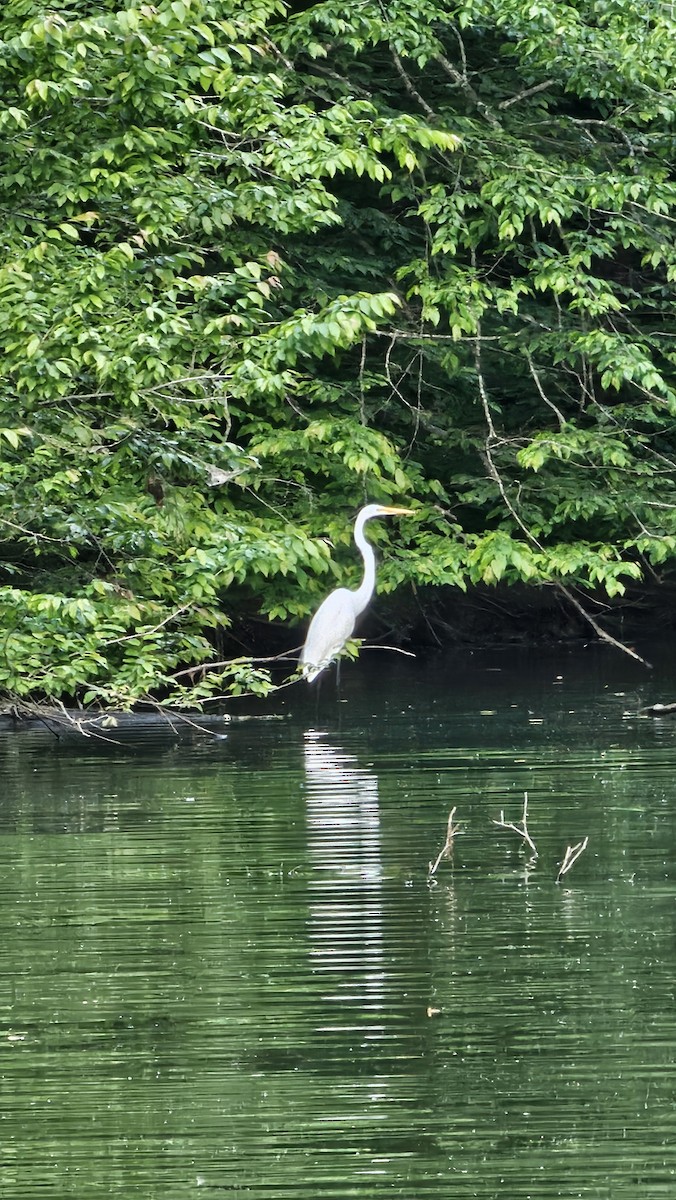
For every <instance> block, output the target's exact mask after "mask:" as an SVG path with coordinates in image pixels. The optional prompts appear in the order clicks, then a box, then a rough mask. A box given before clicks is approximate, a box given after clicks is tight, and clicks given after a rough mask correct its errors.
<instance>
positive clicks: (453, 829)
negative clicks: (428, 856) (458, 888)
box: [428, 805, 462, 878]
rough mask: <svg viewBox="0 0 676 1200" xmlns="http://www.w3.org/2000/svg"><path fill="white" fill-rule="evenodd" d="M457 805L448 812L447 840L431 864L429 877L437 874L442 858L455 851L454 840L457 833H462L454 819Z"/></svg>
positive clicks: (448, 856)
mask: <svg viewBox="0 0 676 1200" xmlns="http://www.w3.org/2000/svg"><path fill="white" fill-rule="evenodd" d="M456 807H457V806H456V805H454V806H453V808H452V809H451V811H450V813H449V814H448V828H447V830H446V841H445V842H444V844H443V846H442V847H441V850H440V851H439V853H438V855H437V857H436V861H435V862H434V863H430V864H429V875H428V878H430V877H431V876H432V875H434V874H436V870H437V867H438V866H439V863H440V862H441V861H442V859H444V858H450V856H451V854H452V853H453V840H454V838H455V836H456V834H458V833H462V830H461V828H460V826H459V825H454V824H453V820H454V817H455V813H456Z"/></svg>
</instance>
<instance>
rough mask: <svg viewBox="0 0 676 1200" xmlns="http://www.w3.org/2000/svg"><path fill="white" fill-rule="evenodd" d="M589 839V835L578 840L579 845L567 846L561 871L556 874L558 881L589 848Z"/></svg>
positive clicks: (558, 881)
mask: <svg viewBox="0 0 676 1200" xmlns="http://www.w3.org/2000/svg"><path fill="white" fill-rule="evenodd" d="M588 841H589V837H586V838H584V839H583V840H582V841H581V842H578V843H577V846H566V853H565V854H564V856H563V862H562V863H561V866H560V867H559V873H558V875H557V876H556V882H557V883H560V881H561V880H562V879H563V877H564V875H567V873H568V871H570V868H571V867H572V865H573V863H575V862H577V860H578V858H579V857H580V855H581V854H582V853H583V852H584V851H585V850H586V849H587V842H588Z"/></svg>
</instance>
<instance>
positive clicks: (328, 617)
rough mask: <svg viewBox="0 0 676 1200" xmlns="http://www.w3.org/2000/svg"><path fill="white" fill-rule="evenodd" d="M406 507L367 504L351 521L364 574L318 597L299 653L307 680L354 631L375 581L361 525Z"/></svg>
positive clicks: (370, 552) (372, 557)
mask: <svg viewBox="0 0 676 1200" xmlns="http://www.w3.org/2000/svg"><path fill="white" fill-rule="evenodd" d="M409 511H410V510H409V509H407V508H392V507H390V506H389V505H384V504H367V505H366V507H365V508H362V510H361V512H360V513H359V515H358V516H357V520H356V521H355V523H354V540H355V542H356V544H357V546H358V548H359V550H360V551H361V556H362V558H363V560H364V577H363V579H362V582H361V584H360V585H359V587H358V588H355V589H354V591H352V590H351V589H350V588H337V589H336V591H335V592H331V594H330V595H329V596H327V597H326V600H324V601H322V603H321V604H320V606H319V608H318V609H317V611H316V613H315V615H314V617H313V618H312V620H311V622H310V628H309V629H308V632H307V637H306V639H305V645H304V646H303V650H302V653H301V656H300V661H301V667H302V670H303V675H304V676H305V678H306V679H307V681H308V683H311V682H312V680H313V679H316V678H317V676H318V675H319V674H320V672H321V671H323V670H324V668H325V667H328V665H329V663H331V662H333V660H334V658H336V657H337V656H338V654H340V651H341V650H342V648H343V646H344V645H345V643H346V641H347V640H348V638H350V637H351V636H352V634H353V632H354V627H355V624H356V621H357V617H358V616H359V614H360V613H362V612H363V611H364V609H365V608H366V605H367V604H368V602H369V600H370V599H371V596H372V595H373V592H374V589H375V583H376V559H375V554H374V553H373V547H372V546H371V545H370V543H369V542H367V540H366V538H365V536H364V525H365V523H366V521H370V520H372V518H373V517H386V516H390V515H394V514H396V513H402V514H404V513H408V512H409Z"/></svg>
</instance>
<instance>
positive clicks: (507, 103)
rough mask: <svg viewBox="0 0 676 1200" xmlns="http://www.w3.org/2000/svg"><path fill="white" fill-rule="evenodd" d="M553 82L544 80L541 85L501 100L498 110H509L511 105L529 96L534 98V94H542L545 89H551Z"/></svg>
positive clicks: (538, 84)
mask: <svg viewBox="0 0 676 1200" xmlns="http://www.w3.org/2000/svg"><path fill="white" fill-rule="evenodd" d="M555 82H556V80H554V79H544V80H543V81H542V83H536V84H535V85H534V86H533V87H529V88H524V89H523V91H522V92H517V94H516V96H510V98H509V100H501V101H500V103H499V104H498V108H511V106H512V104H518V103H519V101H520V100H526V99H527V98H528V97H529V96H534V95H535V94H536V92H544V91H546V90H547V88H550V87H553V85H554V83H555Z"/></svg>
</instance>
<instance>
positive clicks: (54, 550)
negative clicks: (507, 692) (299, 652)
mask: <svg viewBox="0 0 676 1200" xmlns="http://www.w3.org/2000/svg"><path fill="white" fill-rule="evenodd" d="M675 80H676V5H674V4H672V3H661V2H660V0H568V2H563V0H499V2H497V0H455V2H452V3H447V2H445V3H443V4H441V3H438V4H437V3H435V2H434V0H401V2H395V3H385V4H382V3H375V2H371V0H340V3H337V2H336V0H326V2H323V3H316V4H302V5H298V6H295V7H293V6H292V7H291V8H287V7H285V6H284V5H283V4H281V3H278V2H277V0H253V2H252V3H247V2H246V0H244V3H242V2H241V0H173V2H169V0H158V2H157V3H155V4H146V3H138V2H137V0H128V2H126V3H125V2H124V0H104V2H103V3H96V4H94V3H90V2H89V0H63V3H61V4H60V5H59V6H58V8H53V9H52V8H49V7H46V6H44V5H42V4H40V3H38V2H37V0H5V4H4V6H3V8H2V14H1V15H0V85H1V86H0V96H1V97H2V103H1V105H0V131H1V135H2V136H1V139H0V209H1V211H2V238H1V240H0V241H1V246H2V251H1V260H0V355H1V359H0V361H1V374H2V389H1V392H0V447H1V456H0V543H1V544H0V608H1V617H2V627H3V634H2V654H1V655H0V692H1V693H2V696H3V697H4V700H5V702H6V703H15V704H16V703H19V704H20V703H28V702H36V701H37V702H45V701H47V702H55V701H56V702H63V703H67V704H71V703H73V702H74V701H75V702H78V703H80V704H82V705H85V706H86V705H90V704H98V705H103V706H106V707H108V706H113V707H116V708H128V707H131V706H134V705H137V704H138V703H139V702H143V701H148V700H150V699H155V700H157V699H160V700H161V701H162V702H163V703H164V704H166V705H169V706H174V707H176V706H179V707H192V708H195V707H197V708H199V707H201V706H203V705H205V704H213V703H215V702H216V701H217V699H218V697H221V696H224V695H225V696H227V695H228V694H231V693H232V692H234V693H241V692H242V691H253V692H256V693H259V694H264V693H265V692H266V691H267V690H268V689H269V688H270V687H271V686H272V682H271V681H272V678H274V679H275V681H277V679H278V676H277V674H276V673H275V674H274V676H271V675H270V674H269V668H268V664H266V663H265V662H250V661H249V656H252V655H253V656H254V657H256V658H258V657H262V656H264V655H265V654H266V653H268V652H270V651H271V650H275V651H279V650H282V649H284V648H289V649H290V648H291V647H293V646H296V645H297V644H298V642H299V641H300V640H301V638H302V631H303V628H304V625H305V622H306V620H307V618H308V616H309V614H310V613H311V612H312V611H313V609H314V608H316V606H317V604H318V603H319V601H320V600H321V598H322V597H323V596H324V595H325V594H326V592H327V591H328V590H330V589H331V588H332V587H333V586H335V585H336V582H341V583H347V584H348V585H353V584H354V583H355V582H356V581H357V579H358V573H359V567H360V564H359V561H358V556H357V555H355V553H354V549H353V547H352V545H351V533H352V526H351V522H352V519H353V517H354V514H355V512H356V510H357V509H358V508H359V506H360V505H361V504H363V503H365V501H366V500H372V501H377V502H383V503H394V504H399V505H401V504H405V505H406V506H407V507H412V508H415V509H416V512H415V515H413V516H410V517H404V518H400V519H398V520H397V523H396V524H394V523H392V524H390V525H388V526H387V527H385V525H384V523H382V524H380V526H379V527H378V528H374V529H373V531H372V536H373V538H374V540H375V541H376V542H377V544H378V555H379V559H380V566H379V578H378V591H379V593H380V599H379V600H378V602H377V618H375V624H374V625H373V626H372V627H371V628H372V631H374V632H375V633H376V634H377V635H381V634H382V635H384V634H385V633H387V640H389V641H394V640H397V639H399V640H401V639H406V638H408V639H412V640H413V641H416V640H421V639H422V640H427V641H429V642H431V643H437V642H438V643H443V642H446V641H449V640H454V641H463V640H468V639H474V638H476V639H484V640H488V639H490V638H494V637H499V636H504V637H509V638H520V639H528V638H529V637H532V638H536V637H541V636H547V637H570V636H580V635H582V634H584V636H588V637H591V638H596V637H599V636H602V632H603V631H604V630H605V631H608V632H609V633H611V634H612V635H613V636H615V637H618V638H620V639H624V638H625V636H626V637H629V638H630V637H631V636H633V633H634V632H635V631H636V630H640V629H641V627H642V625H647V626H649V625H651V624H655V623H658V624H659V625H660V627H661V630H664V629H665V628H669V627H672V628H673V625H674V623H675V618H674V615H673V614H674V612H675V611H676V610H675V607H674V603H673V601H674V591H675V589H674V579H675V577H676V576H675V571H674V566H675V563H676V320H675V319H674V318H675V316H676V299H675V295H674V292H675V282H676V179H675V177H674V165H673V164H674V160H675V150H676V85H675V83H674V81H675ZM395 593H396V594H395ZM623 622H624V623H623ZM225 660H232V661H229V662H227V663H226V665H225V666H223V665H219V666H214V667H212V668H209V666H208V664H209V663H213V662H217V663H220V664H223V662H224V661H225ZM201 664H205V666H204V668H203V669H198V670H195V671H192V670H191V669H192V668H200V665H201ZM292 669H293V663H289V664H287V665H286V667H285V671H286V672H287V673H288V672H289V671H291V670H292Z"/></svg>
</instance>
